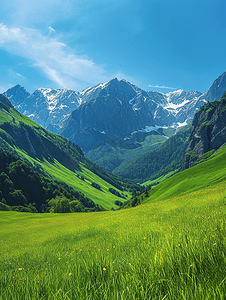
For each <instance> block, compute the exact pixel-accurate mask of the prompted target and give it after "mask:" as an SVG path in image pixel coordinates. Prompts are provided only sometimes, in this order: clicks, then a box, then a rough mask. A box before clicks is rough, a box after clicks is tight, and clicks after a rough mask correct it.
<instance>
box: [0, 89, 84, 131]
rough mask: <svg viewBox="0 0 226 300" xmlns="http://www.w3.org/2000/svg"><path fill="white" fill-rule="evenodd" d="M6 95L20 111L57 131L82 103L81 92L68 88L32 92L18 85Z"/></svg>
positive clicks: (45, 126) (49, 128)
mask: <svg viewBox="0 0 226 300" xmlns="http://www.w3.org/2000/svg"><path fill="white" fill-rule="evenodd" d="M4 95H5V96H6V97H8V98H9V100H10V101H11V102H12V104H13V105H14V106H15V108H16V109H17V110H19V112H21V113H23V114H24V115H26V116H28V117H29V118H31V119H32V120H33V121H35V122H37V123H38V124H40V125H42V126H43V127H44V128H46V129H48V130H50V131H53V132H57V131H58V130H59V129H60V128H61V127H62V126H63V122H64V121H65V119H67V118H68V117H69V115H70V114H71V112H72V111H73V110H74V109H76V108H77V107H78V106H79V105H80V104H81V103H82V99H81V98H80V97H79V93H77V92H75V91H73V90H67V89H65V90H60V89H45V88H40V89H38V90H36V91H35V92H34V93H32V94H30V93H29V92H27V91H26V90H25V89H24V88H23V87H22V86H20V85H16V86H15V87H13V88H11V89H9V90H7V91H6V92H5V93H4Z"/></svg>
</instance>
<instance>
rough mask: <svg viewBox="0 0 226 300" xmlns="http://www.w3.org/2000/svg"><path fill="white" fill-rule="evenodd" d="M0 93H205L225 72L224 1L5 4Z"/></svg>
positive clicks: (0, 13) (0, 12)
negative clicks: (125, 86) (117, 83)
mask: <svg viewBox="0 0 226 300" xmlns="http://www.w3.org/2000/svg"><path fill="white" fill-rule="evenodd" d="M0 7H1V9H0V92H4V91H6V90H7V89H8V88H10V87H12V86H14V85H16V84H21V85H22V86H24V87H25V88H26V89H27V90H28V91H29V92H33V91H34V90H35V89H37V88H39V87H48V88H71V89H74V90H76V91H81V90H83V89H84V88H86V87H89V86H94V85H96V84H98V83H101V82H106V81H108V80H110V79H111V78H114V77H118V78H119V79H126V80H128V81H130V82H132V83H134V84H136V85H137V86H139V87H140V88H142V89H144V90H157V91H160V92H164V93H165V92H169V91H173V90H174V89H184V90H185V91H190V90H198V91H200V92H206V91H207V90H208V88H209V87H210V85H211V84H212V82H213V81H214V80H215V79H216V78H217V77H218V76H219V75H221V74H222V73H223V72H224V71H226V54H225V53H226V52H225V50H226V39H225V36H226V21H225V12H226V1H225V0H170V1H169V0H133V1H131V0H114V1H112V0H111V1H110V0H93V1H92V0H89V1H88V0H64V1H62V0H39V1H36V0H33V1H30V0H29V1H28V0H10V1H3V0H0Z"/></svg>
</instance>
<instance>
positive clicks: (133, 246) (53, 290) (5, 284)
mask: <svg viewBox="0 0 226 300" xmlns="http://www.w3.org/2000/svg"><path fill="white" fill-rule="evenodd" d="M224 197H225V184H220V185H217V186H215V187H210V188H208V189H202V190H199V191H196V192H193V193H190V194H186V195H184V196H175V197H172V198H171V199H168V200H164V201H158V202H155V203H148V204H144V205H140V206H138V207H136V208H132V209H127V210H121V211H116V212H99V213H77V214H69V215H68V214H67V215H66V214H29V213H15V212H0V228H1V229H2V230H1V232H0V238H1V240H2V241H4V243H1V246H0V252H1V258H0V262H1V265H2V267H1V273H0V286H1V287H2V289H1V290H0V298H1V299H2V300H5V299H12V300H15V299H26V300H27V299H94V300H95V299H96V300H97V299H98V300H99V299H116V300H117V299H118V300H119V299H120V300H122V299H134V300H135V299H140V300H141V299H189V300H190V299H195V300H197V299H224V295H225V293H226V281H225V277H226V271H225V263H226V238H225V237H226V224H225V214H226V206H225V199H224ZM37 229H38V230H37Z"/></svg>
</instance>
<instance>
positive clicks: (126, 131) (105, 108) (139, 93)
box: [4, 72, 226, 150]
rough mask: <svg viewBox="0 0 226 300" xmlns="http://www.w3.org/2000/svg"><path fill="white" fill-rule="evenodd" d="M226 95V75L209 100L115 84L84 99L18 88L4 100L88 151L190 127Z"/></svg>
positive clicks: (71, 93)
mask: <svg viewBox="0 0 226 300" xmlns="http://www.w3.org/2000/svg"><path fill="white" fill-rule="evenodd" d="M225 90H226V72H225V73H223V74H222V75H221V76H220V77H219V78H217V79H216V80H215V81H214V83H213V84H212V86H211V87H210V89H209V90H208V92H206V93H205V94H202V93H200V92H197V91H190V92H185V91H183V90H177V91H173V92H170V93H166V94H164V93H160V92H153V91H152V92H147V91H144V90H142V89H140V88H139V87H137V86H135V85H134V84H132V83H130V82H128V81H126V80H118V79H117V78H114V79H112V80H110V81H108V82H106V83H101V84H98V85H96V86H94V87H90V88H87V89H85V90H84V91H82V92H80V93H79V92H75V91H73V90H67V89H64V90H60V89H46V88H40V89H38V90H36V91H35V92H34V93H32V94H30V93H29V92H27V91H26V90H25V89H24V88H23V87H21V86H19V85H17V86H15V87H13V88H11V89H9V90H7V91H6V92H5V93H4V95H5V96H6V97H8V98H9V99H10V101H11V102H12V104H13V105H14V106H15V108H16V109H18V110H19V111H20V112H21V113H23V114H25V115H26V116H28V117H30V118H31V119H33V120H34V121H35V122H37V123H39V124H40V125H42V126H43V127H45V128H47V129H49V130H51V131H53V132H60V133H62V134H63V135H64V136H66V137H67V138H69V139H71V140H72V141H73V142H75V143H76V144H78V145H79V146H81V147H82V148H83V149H84V150H87V149H90V147H91V148H92V147H95V146H97V145H98V144H100V143H101V142H102V141H108V142H109V141H112V139H115V138H118V137H119V136H121V137H124V138H128V136H130V135H131V134H132V133H133V132H138V131H150V128H156V126H160V127H161V126H172V125H174V126H177V125H181V124H187V123H190V122H191V121H192V119H193V116H194V114H195V112H196V111H197V110H198V109H199V108H200V106H201V105H202V104H204V103H206V102H207V101H213V100H216V99H219V98H220V97H221V96H222V95H223V92H224V91H225Z"/></svg>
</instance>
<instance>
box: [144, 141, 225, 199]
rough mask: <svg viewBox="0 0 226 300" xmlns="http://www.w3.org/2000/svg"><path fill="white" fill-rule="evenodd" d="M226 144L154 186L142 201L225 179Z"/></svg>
mask: <svg viewBox="0 0 226 300" xmlns="http://www.w3.org/2000/svg"><path fill="white" fill-rule="evenodd" d="M225 162H226V146H224V147H222V148H221V149H220V150H218V151H217V152H216V153H214V154H213V155H212V156H211V157H209V158H208V159H207V160H206V161H204V162H202V163H201V164H198V165H196V166H194V167H192V168H190V169H187V170H184V171H182V172H180V173H177V174H175V175H174V176H172V177H171V178H169V179H167V180H166V181H164V182H162V183H161V184H159V185H158V186H156V187H154V188H153V189H152V190H151V191H150V192H149V196H150V197H149V198H147V199H146V200H145V201H144V202H150V201H157V200H164V199H168V198H170V197H172V196H178V195H183V194H187V193H190V192H193V191H197V190H200V189H203V188H206V187H209V186H215V185H217V184H219V183H221V182H224V181H225V180H226V164H225Z"/></svg>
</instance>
